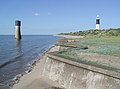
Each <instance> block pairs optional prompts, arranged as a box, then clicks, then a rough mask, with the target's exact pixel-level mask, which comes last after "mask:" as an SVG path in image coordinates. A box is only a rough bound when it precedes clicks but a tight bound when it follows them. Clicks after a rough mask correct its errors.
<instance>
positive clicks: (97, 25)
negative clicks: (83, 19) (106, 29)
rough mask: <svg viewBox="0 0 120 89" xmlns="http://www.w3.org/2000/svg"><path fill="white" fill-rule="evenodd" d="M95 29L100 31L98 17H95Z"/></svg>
mask: <svg viewBox="0 0 120 89" xmlns="http://www.w3.org/2000/svg"><path fill="white" fill-rule="evenodd" d="M96 29H97V30H100V18H99V15H97V18H96Z"/></svg>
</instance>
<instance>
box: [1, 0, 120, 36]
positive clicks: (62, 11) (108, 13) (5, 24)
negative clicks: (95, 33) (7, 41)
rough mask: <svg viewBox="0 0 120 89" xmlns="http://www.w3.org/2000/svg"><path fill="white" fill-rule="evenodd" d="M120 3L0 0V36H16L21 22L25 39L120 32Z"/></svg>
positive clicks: (102, 0) (110, 0) (118, 0)
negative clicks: (97, 24) (97, 26)
mask: <svg viewBox="0 0 120 89" xmlns="http://www.w3.org/2000/svg"><path fill="white" fill-rule="evenodd" d="M119 4H120V0H0V35H14V33H15V20H21V22H22V26H21V32H22V34H23V35H35V34H36V35H41V34H42V35H43V34H46V35H49V34H57V33H62V32H76V31H83V30H89V29H95V19H96V16H97V15H99V16H100V19H101V26H100V27H101V29H108V28H120V10H119V9H120V5H119Z"/></svg>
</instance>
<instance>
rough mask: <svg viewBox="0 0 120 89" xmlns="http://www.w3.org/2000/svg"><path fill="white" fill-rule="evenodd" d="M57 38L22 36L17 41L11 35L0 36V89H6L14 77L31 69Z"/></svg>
mask: <svg viewBox="0 0 120 89" xmlns="http://www.w3.org/2000/svg"><path fill="white" fill-rule="evenodd" d="M57 40H58V37H55V36H50V35H29V36H22V40H21V41H17V40H16V39H15V38H14V36H13V35H7V36H6V35H5V36H3V35H1V36H0V89H8V88H9V85H10V84H11V83H12V82H14V81H13V80H14V79H15V76H16V75H19V74H21V73H24V72H25V71H26V70H28V69H30V68H31V64H32V63H33V62H34V61H36V60H38V59H40V57H41V56H42V54H44V53H45V52H46V50H47V49H48V48H49V47H50V46H52V45H53V44H54V43H55V42H56V41H57Z"/></svg>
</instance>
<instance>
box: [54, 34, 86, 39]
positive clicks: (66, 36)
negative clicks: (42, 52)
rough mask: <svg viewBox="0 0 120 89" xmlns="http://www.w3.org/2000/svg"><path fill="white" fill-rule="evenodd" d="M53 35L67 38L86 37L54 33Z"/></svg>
mask: <svg viewBox="0 0 120 89" xmlns="http://www.w3.org/2000/svg"><path fill="white" fill-rule="evenodd" d="M53 36H59V37H65V38H84V36H71V35H58V34H56V35H53Z"/></svg>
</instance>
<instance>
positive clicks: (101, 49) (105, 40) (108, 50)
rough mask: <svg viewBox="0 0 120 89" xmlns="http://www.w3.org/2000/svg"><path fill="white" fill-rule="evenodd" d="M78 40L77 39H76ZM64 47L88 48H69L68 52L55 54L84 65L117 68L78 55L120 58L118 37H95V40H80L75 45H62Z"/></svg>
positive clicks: (119, 38)
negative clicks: (87, 54)
mask: <svg viewBox="0 0 120 89" xmlns="http://www.w3.org/2000/svg"><path fill="white" fill-rule="evenodd" d="M77 40H78V39H77ZM63 44H65V45H77V46H82V47H88V49H82V48H80V47H78V48H71V49H68V50H64V51H60V52H58V53H57V55H58V56H62V57H64V58H69V59H72V60H74V61H78V62H79V61H82V62H85V63H91V64H94V65H101V66H103V67H110V68H117V67H116V66H114V65H112V64H111V63H104V62H100V61H95V62H93V61H91V60H87V59H84V58H81V57H80V56H78V55H77V54H78V53H89V54H91V55H92V54H94V53H97V54H100V55H111V56H116V57H120V36H118V37H100V38H99V37H96V38H93V37H92V38H82V39H79V41H78V42H77V43H75V44H74V43H63Z"/></svg>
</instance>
